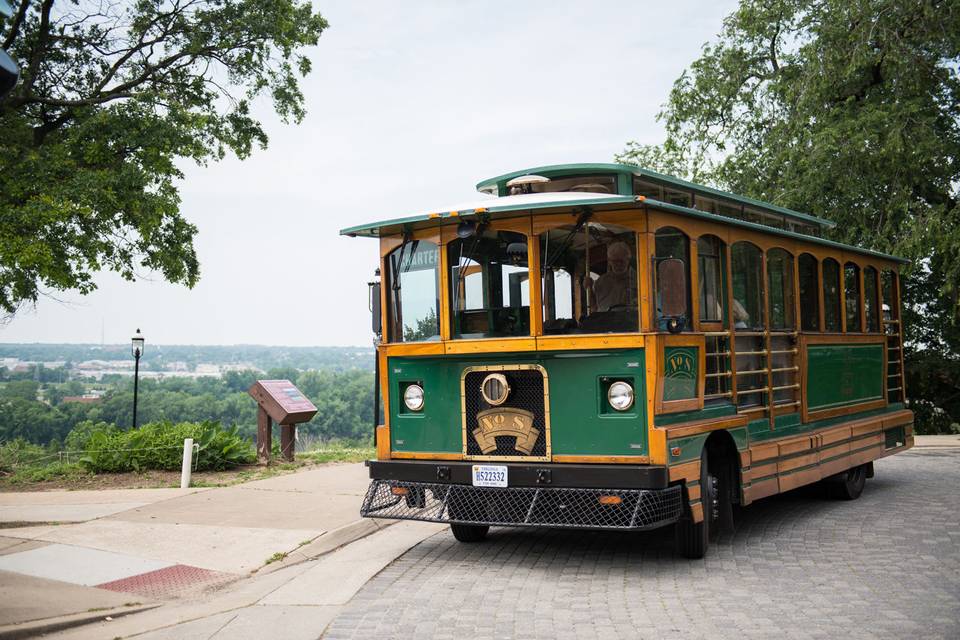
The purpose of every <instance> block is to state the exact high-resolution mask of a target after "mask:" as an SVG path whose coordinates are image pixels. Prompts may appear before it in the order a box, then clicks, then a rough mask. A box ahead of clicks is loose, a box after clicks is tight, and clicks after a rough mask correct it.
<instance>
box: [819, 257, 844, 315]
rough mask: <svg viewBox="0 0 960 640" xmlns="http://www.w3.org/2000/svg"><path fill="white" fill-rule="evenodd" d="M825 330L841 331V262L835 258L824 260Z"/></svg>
mask: <svg viewBox="0 0 960 640" xmlns="http://www.w3.org/2000/svg"><path fill="white" fill-rule="evenodd" d="M822 268H823V321H824V324H825V325H826V326H824V327H823V330H824V331H833V332H839V331H840V263H839V262H837V261H836V260H834V259H833V258H827V259H826V260H824V261H823V267H822Z"/></svg>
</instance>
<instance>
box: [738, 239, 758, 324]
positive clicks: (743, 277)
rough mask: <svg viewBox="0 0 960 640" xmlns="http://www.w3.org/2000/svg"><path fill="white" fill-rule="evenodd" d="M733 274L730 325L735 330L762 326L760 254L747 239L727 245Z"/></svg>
mask: <svg viewBox="0 0 960 640" xmlns="http://www.w3.org/2000/svg"><path fill="white" fill-rule="evenodd" d="M730 266H731V274H732V277H733V282H732V284H733V301H732V304H731V311H732V313H733V326H734V328H735V329H754V330H758V329H763V328H764V326H763V325H764V321H763V253H762V252H761V251H760V248H759V247H757V246H756V245H755V244H751V243H750V242H746V241H741V242H737V243H736V244H734V245H733V247H731V250H730Z"/></svg>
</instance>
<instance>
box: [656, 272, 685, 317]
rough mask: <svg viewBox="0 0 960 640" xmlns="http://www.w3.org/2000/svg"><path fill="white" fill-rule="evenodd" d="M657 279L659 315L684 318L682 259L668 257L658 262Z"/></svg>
mask: <svg viewBox="0 0 960 640" xmlns="http://www.w3.org/2000/svg"><path fill="white" fill-rule="evenodd" d="M657 281H658V284H659V286H658V291H657V293H659V295H660V315H661V317H664V318H678V319H679V318H683V319H684V320H686V318H685V316H686V313H687V272H686V265H684V262H683V260H679V259H677V258H669V259H667V260H663V261H662V262H660V264H659V265H658V267H657ZM680 330H681V331H682V330H683V328H682V327H681V328H680Z"/></svg>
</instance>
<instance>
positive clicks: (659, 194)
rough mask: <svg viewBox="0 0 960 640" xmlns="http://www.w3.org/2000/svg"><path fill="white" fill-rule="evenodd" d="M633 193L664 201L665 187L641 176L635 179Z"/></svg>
mask: <svg viewBox="0 0 960 640" xmlns="http://www.w3.org/2000/svg"><path fill="white" fill-rule="evenodd" d="M633 194H634V195H637V196H644V197H645V198H652V199H654V200H660V201H663V187H661V186H660V185H658V184H655V183H653V182H648V181H646V180H641V179H639V178H634V179H633Z"/></svg>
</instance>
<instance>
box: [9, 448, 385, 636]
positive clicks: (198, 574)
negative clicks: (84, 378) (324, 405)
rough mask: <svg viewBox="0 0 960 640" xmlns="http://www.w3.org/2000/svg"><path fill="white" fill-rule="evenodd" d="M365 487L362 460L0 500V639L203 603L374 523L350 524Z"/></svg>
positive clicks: (331, 546)
mask: <svg viewBox="0 0 960 640" xmlns="http://www.w3.org/2000/svg"><path fill="white" fill-rule="evenodd" d="M367 483H368V479H367V472H366V469H365V468H364V466H363V465H362V464H331V465H326V466H323V467H319V468H314V469H311V470H308V471H303V472H299V473H293V474H288V475H283V476H278V477H275V478H269V479H266V480H260V481H256V482H250V483H247V484H243V485H238V486H234V487H225V488H216V489H187V490H180V489H138V490H109V491H56V492H47V493H3V494H0V527H2V528H0V595H2V597H0V638H4V637H15V636H16V634H18V633H22V632H23V631H24V630H25V629H27V628H32V629H42V628H46V627H44V624H48V623H49V624H53V623H56V622H58V621H62V618H63V617H64V616H67V617H70V616H76V615H78V614H82V613H87V614H88V615H87V617H90V614H93V615H94V617H98V618H101V619H102V618H103V617H106V616H108V615H111V613H112V612H117V613H123V612H126V610H128V609H131V605H133V607H140V608H142V607H144V606H147V605H155V604H158V603H166V604H165V605H164V609H166V608H169V607H170V606H171V603H172V604H177V603H178V602H183V601H190V602H193V601H198V600H199V601H205V600H207V599H208V598H209V594H211V593H216V592H219V591H222V590H223V589H225V588H226V587H227V586H229V585H232V584H235V583H238V582H239V583H242V582H244V581H243V580H241V579H242V578H246V577H249V576H250V575H251V574H253V573H256V574H257V575H259V576H263V575H264V574H270V573H280V572H281V571H278V570H286V569H285V568H286V567H289V566H290V565H291V564H294V563H295V562H297V561H304V560H307V559H309V558H312V557H316V556H319V555H321V554H324V553H327V552H330V551H332V550H334V549H336V548H338V547H340V546H342V545H344V544H347V543H349V542H352V541H353V540H356V539H358V538H361V537H364V536H366V535H368V534H370V533H373V532H375V531H377V529H378V528H379V527H380V526H382V525H379V526H378V524H377V523H375V522H374V521H371V520H360V518H359V508H360V502H361V500H362V498H363V495H364V492H365V491H366V488H367ZM31 522H35V523H38V524H37V525H35V526H25V525H29V523H31ZM28 584H33V585H42V587H41V586H36V587H35V588H32V590H31V589H27V588H24V585H28ZM38 592H43V593H44V594H45V597H43V598H38V597H37V593H38ZM97 614H99V615H97Z"/></svg>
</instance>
